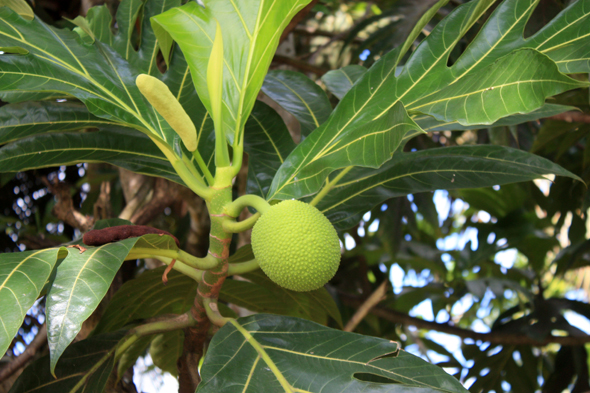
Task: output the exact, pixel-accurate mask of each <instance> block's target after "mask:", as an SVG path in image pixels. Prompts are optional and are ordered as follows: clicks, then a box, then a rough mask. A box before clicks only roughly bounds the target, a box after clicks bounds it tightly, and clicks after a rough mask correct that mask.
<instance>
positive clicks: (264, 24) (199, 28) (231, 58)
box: [152, 0, 310, 138]
mask: <svg viewBox="0 0 590 393" xmlns="http://www.w3.org/2000/svg"><path fill="white" fill-rule="evenodd" d="M309 1H310V0H282V1H281V2H280V3H279V2H278V1H271V2H268V1H261V0H256V1H250V2H248V3H239V2H233V1H232V2H225V1H211V0H209V1H205V2H204V3H205V7H201V6H200V5H199V4H197V3H196V2H189V3H188V4H185V5H184V6H182V7H180V8H175V9H172V10H170V11H168V12H165V13H163V14H161V15H159V16H157V17H155V18H153V19H152V21H153V26H154V31H155V33H156V35H157V37H158V40H159V42H160V46H161V48H162V51H163V53H164V57H165V58H167V57H168V53H169V51H170V48H171V45H172V39H173V40H174V41H176V42H177V43H178V45H179V46H180V48H181V49H182V51H183V53H184V55H185V56H186V59H187V62H188V64H189V66H190V69H191V76H192V79H193V83H194V85H195V88H196V90H197V92H198V93H199V97H200V98H201V101H202V102H203V103H204V105H205V107H206V108H207V109H208V110H209V112H211V110H212V107H211V98H210V92H209V90H208V86H207V67H208V64H209V57H210V53H211V50H212V46H213V40H214V38H215V34H216V30H217V24H219V25H220V27H221V31H222V32H223V37H222V38H223V51H224V53H223V63H224V67H223V107H222V114H223V116H222V118H223V119H224V123H225V124H224V127H225V128H226V131H227V133H228V135H230V138H231V137H232V136H233V135H239V133H240V132H241V131H242V130H243V127H244V125H245V123H246V119H247V118H248V115H249V114H250V111H251V110H252V108H253V106H254V102H255V100H256V96H257V95H258V91H259V90H260V87H261V86H262V83H263V81H264V76H265V74H266V71H267V69H268V66H269V65H270V62H271V60H272V57H273V56H274V53H275V50H276V48H277V45H278V42H279V38H280V35H281V32H282V31H283V29H284V28H285V26H287V24H288V23H289V21H290V20H291V18H292V17H293V16H294V15H295V14H296V13H297V12H298V11H299V10H301V9H302V8H303V7H305V5H307V3H309ZM195 41H197V42H198V43H199V44H198V45H195Z"/></svg>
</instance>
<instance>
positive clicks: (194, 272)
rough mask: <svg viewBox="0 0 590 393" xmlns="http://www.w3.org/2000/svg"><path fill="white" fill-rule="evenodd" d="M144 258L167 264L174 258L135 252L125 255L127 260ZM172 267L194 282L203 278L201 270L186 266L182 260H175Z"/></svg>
mask: <svg viewBox="0 0 590 393" xmlns="http://www.w3.org/2000/svg"><path fill="white" fill-rule="evenodd" d="M146 258H155V259H157V260H159V261H161V262H162V263H165V264H166V265H168V266H169V265H170V264H171V263H172V261H174V260H175V259H174V258H167V257H163V256H157V255H153V254H135V253H129V255H127V258H125V260H126V261H129V260H133V259H146ZM172 269H174V270H176V271H177V272H179V273H182V274H184V275H185V276H187V277H190V278H192V279H193V280H195V281H196V282H200V281H201V280H202V279H203V271H202V270H198V269H194V268H192V267H190V266H187V265H185V264H184V263H183V262H182V261H178V260H176V263H175V264H174V265H173V266H172Z"/></svg>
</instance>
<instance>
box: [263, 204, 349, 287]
mask: <svg viewBox="0 0 590 393" xmlns="http://www.w3.org/2000/svg"><path fill="white" fill-rule="evenodd" d="M252 250H253V251H254V256H255V257H256V260H258V263H259V264H260V268H261V269H262V270H263V271H264V273H266V275H267V276H268V277H269V278H270V279H271V280H273V281H274V282H275V283H277V284H278V285H280V286H282V287H283V288H287V289H291V290H293V291H300V292H302V291H312V290H314V289H318V288H320V287H322V286H323V285H324V284H326V283H327V282H328V281H329V280H330V279H331V278H332V277H333V276H334V274H336V270H338V265H339V264H340V241H339V240H338V234H337V233H336V230H335V229H334V227H333V226H332V224H331V223H330V221H329V220H328V219H327V218H326V217H325V216H324V215H323V214H322V213H321V212H320V211H319V210H318V209H316V208H315V207H313V206H311V205H310V204H307V203H304V202H300V201H295V200H288V201H283V202H280V203H278V204H276V205H273V206H271V207H270V208H269V209H268V210H267V211H266V212H264V214H263V215H262V216H261V217H260V219H258V221H257V222H256V224H255V225H254V228H253V230H252Z"/></svg>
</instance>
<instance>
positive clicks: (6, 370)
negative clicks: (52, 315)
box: [0, 324, 47, 382]
mask: <svg viewBox="0 0 590 393" xmlns="http://www.w3.org/2000/svg"><path fill="white" fill-rule="evenodd" d="M46 342H47V325H46V324H43V326H41V329H39V332H37V335H36V336H35V338H34V339H33V341H31V343H30V344H29V345H28V346H27V348H26V349H25V351H24V352H23V353H21V354H20V355H19V356H18V357H17V358H16V359H14V360H13V361H11V362H10V363H8V364H7V365H6V366H4V367H3V368H1V369H0V382H1V381H4V380H5V379H6V378H9V377H10V376H11V375H12V374H14V373H15V372H16V371H17V370H19V369H20V368H22V367H24V366H25V365H26V364H27V362H28V361H29V360H31V359H32V358H33V356H35V354H36V353H37V351H38V350H39V348H41V347H42V346H43V345H44V344H45V343H46Z"/></svg>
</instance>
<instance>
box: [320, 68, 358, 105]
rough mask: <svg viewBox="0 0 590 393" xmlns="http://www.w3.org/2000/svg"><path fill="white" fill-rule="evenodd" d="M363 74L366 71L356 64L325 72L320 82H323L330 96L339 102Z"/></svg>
mask: <svg viewBox="0 0 590 393" xmlns="http://www.w3.org/2000/svg"><path fill="white" fill-rule="evenodd" d="M365 72H367V69H366V68H365V67H363V66H360V65H356V64H352V65H347V66H346V67H342V68H339V69H337V70H332V71H328V72H326V73H325V74H324V75H323V76H322V82H324V84H325V85H326V87H327V88H328V90H330V92H331V93H332V94H334V95H335V96H336V97H338V99H339V100H341V99H342V98H343V97H344V96H345V95H346V93H348V91H349V90H350V89H351V88H352V86H353V85H354V84H355V82H356V81H357V80H359V79H360V77H361V76H363V75H364V74H365Z"/></svg>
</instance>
